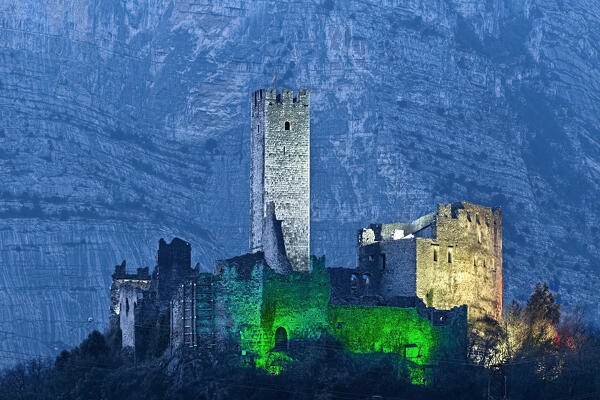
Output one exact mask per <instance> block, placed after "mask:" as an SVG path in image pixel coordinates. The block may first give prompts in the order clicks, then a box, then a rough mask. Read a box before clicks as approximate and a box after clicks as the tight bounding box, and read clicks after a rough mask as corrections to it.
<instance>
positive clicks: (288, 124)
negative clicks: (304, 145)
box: [285, 121, 290, 131]
mask: <svg viewBox="0 0 600 400" xmlns="http://www.w3.org/2000/svg"><path fill="white" fill-rule="evenodd" d="M285 130H286V131H289V130H290V121H285Z"/></svg>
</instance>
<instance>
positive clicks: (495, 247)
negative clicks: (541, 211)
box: [416, 202, 502, 320]
mask: <svg viewBox="0 0 600 400" xmlns="http://www.w3.org/2000/svg"><path fill="white" fill-rule="evenodd" d="M457 204H459V205H460V206H457ZM457 204H452V205H451V204H448V205H442V204H440V205H438V213H437V216H436V221H435V230H436V233H437V239H428V238H417V239H416V241H417V296H419V297H420V298H421V299H423V301H425V303H426V305H427V306H429V307H435V308H439V309H449V308H452V307H454V306H459V305H462V304H467V305H468V306H469V320H473V319H475V318H479V317H483V316H485V315H488V316H491V317H493V318H496V319H500V318H501V316H502V215H501V211H500V210H493V209H491V208H488V207H483V206H479V205H476V204H472V203H467V202H462V203H457ZM435 252H437V261H436V260H435V258H436V256H435V254H434V253H435Z"/></svg>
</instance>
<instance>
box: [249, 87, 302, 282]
mask: <svg viewBox="0 0 600 400" xmlns="http://www.w3.org/2000/svg"><path fill="white" fill-rule="evenodd" d="M309 94H310V91H309V90H300V91H298V94H297V95H296V96H295V97H294V95H293V92H292V91H291V90H285V89H283V90H282V92H281V93H279V94H277V92H276V90H275V89H261V90H258V91H256V92H254V93H253V94H252V99H251V100H252V138H251V151H252V164H251V167H250V171H251V172H250V180H251V211H250V212H251V217H250V225H251V226H250V251H251V252H257V251H263V250H265V249H264V246H265V242H264V240H263V229H264V226H265V224H264V218H265V217H266V211H267V205H268V204H269V203H271V202H272V203H274V206H275V218H276V219H277V220H279V221H281V228H282V231H283V238H284V243H285V250H286V252H287V257H288V258H289V260H290V262H291V265H292V269H293V270H295V271H308V270H309V269H310V204H309V201H310V98H309ZM265 252H266V253H268V251H265Z"/></svg>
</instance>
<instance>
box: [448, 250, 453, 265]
mask: <svg viewBox="0 0 600 400" xmlns="http://www.w3.org/2000/svg"><path fill="white" fill-rule="evenodd" d="M448 262H449V263H451V262H452V251H451V250H448Z"/></svg>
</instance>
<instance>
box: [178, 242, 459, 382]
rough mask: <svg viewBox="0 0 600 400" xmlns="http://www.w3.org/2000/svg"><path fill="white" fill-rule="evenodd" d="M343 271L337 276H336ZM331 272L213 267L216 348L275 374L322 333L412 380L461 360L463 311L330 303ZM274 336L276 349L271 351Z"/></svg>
mask: <svg viewBox="0 0 600 400" xmlns="http://www.w3.org/2000/svg"><path fill="white" fill-rule="evenodd" d="M410 242H411V241H407V243H410ZM412 243H413V249H414V241H412ZM413 258H414V257H413ZM350 271H351V270H348V271H338V272H340V274H339V276H341V273H344V272H349V273H350ZM331 272H332V271H331V270H326V269H325V259H324V258H319V259H317V258H315V257H312V258H311V272H310V273H305V272H299V271H292V272H290V273H288V274H281V273H278V272H277V271H274V270H273V269H271V268H270V267H269V266H268V265H267V264H266V262H265V260H264V256H263V253H262V252H257V253H251V254H246V255H243V256H240V257H235V258H232V259H229V260H222V261H219V262H217V263H216V264H215V275H214V276H213V278H212V279H213V287H214V305H215V306H214V332H215V335H216V344H217V345H222V344H232V343H233V344H235V346H237V347H235V351H239V355H240V357H241V358H242V360H243V361H244V362H246V363H247V364H250V365H255V366H256V367H258V368H264V369H266V370H268V371H270V372H272V373H277V372H279V371H281V369H282V368H285V364H286V363H287V362H291V361H292V360H291V359H290V358H289V357H288V356H287V351H288V350H292V349H294V348H295V346H299V347H298V348H299V349H301V346H303V342H306V341H309V340H311V339H317V338H319V337H320V336H321V335H324V334H327V335H331V336H332V337H334V338H335V339H337V340H338V341H339V342H340V344H341V345H342V348H343V349H344V350H346V351H349V352H351V353H381V352H383V353H391V354H394V355H395V356H397V357H398V361H404V360H408V361H409V362H410V363H413V364H414V365H415V366H416V368H414V369H411V371H413V372H414V373H415V377H417V378H418V379H421V378H423V377H424V376H425V375H424V370H423V368H422V367H424V366H426V365H429V364H435V363H436V362H437V360H438V359H439V358H440V357H441V355H442V353H443V352H446V351H449V352H451V354H452V355H453V358H460V357H462V356H464V355H465V354H466V348H465V346H464V345H465V340H466V307H462V308H456V309H454V310H435V309H432V308H426V307H425V306H424V304H423V303H422V302H421V301H420V300H419V299H418V298H416V297H414V296H413V297H411V298H402V297H395V298H394V299H393V300H392V301H391V302H390V304H389V305H376V304H372V305H370V306H368V305H364V304H332V303H331V301H333V299H332V297H331V293H332V285H331V281H330V275H331V276H338V274H336V273H335V272H334V273H333V274H331ZM200 278H201V277H200ZM195 279H196V280H198V279H199V278H195ZM196 298H197V299H198V302H200V301H199V300H200V297H199V295H196ZM402 299H404V300H407V301H405V302H404V303H402V301H401V300H402ZM408 300H412V301H410V302H409V301H408ZM196 309H197V310H198V308H196ZM180 314H182V313H181V312H179V313H177V312H174V313H173V315H174V316H175V315H180ZM205 320H206V318H196V327H197V328H196V330H197V332H201V331H203V332H208V331H207V330H206V329H204V330H203V329H201V326H204V325H205V323H206V321H205ZM277 332H279V333H280V336H279V337H280V338H281V337H283V338H284V341H285V346H283V347H282V346H281V344H280V346H279V347H278V346H277V342H276V337H278V335H277ZM202 335H206V333H203V334H199V336H198V340H202V338H201V336H202ZM407 346H408V348H409V352H411V353H410V354H408V355H407V354H406V351H407V350H406V349H407ZM412 352H416V353H415V354H412ZM411 373H412V372H411Z"/></svg>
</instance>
